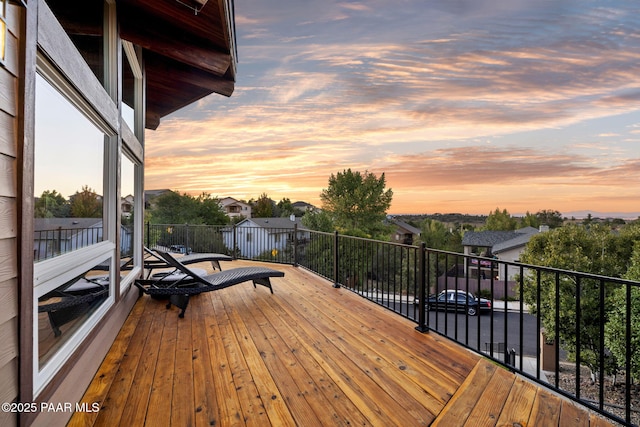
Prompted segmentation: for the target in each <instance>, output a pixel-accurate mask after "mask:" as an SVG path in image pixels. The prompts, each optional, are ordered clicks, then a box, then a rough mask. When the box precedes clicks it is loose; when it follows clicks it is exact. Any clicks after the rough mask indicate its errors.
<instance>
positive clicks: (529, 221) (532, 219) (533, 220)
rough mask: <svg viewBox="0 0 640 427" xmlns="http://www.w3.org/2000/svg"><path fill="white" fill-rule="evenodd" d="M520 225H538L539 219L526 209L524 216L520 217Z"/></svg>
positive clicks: (534, 226)
mask: <svg viewBox="0 0 640 427" xmlns="http://www.w3.org/2000/svg"><path fill="white" fill-rule="evenodd" d="M520 227H533V228H538V227H540V221H539V219H538V216H537V215H534V214H532V213H531V212H529V211H527V213H526V214H525V215H524V217H522V220H520Z"/></svg>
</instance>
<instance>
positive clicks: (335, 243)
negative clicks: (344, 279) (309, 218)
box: [333, 230, 340, 288]
mask: <svg viewBox="0 0 640 427" xmlns="http://www.w3.org/2000/svg"><path fill="white" fill-rule="evenodd" d="M339 260H340V257H339V256H338V231H337V230H336V231H334V232H333V287H334V288H339V287H340V281H339V280H338V270H339V269H338V261H339Z"/></svg>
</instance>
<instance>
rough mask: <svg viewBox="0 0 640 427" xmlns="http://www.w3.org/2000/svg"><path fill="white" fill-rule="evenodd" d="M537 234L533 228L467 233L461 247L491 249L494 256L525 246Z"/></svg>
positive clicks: (536, 230)
mask: <svg viewBox="0 0 640 427" xmlns="http://www.w3.org/2000/svg"><path fill="white" fill-rule="evenodd" d="M538 232H539V231H538V229H536V228H533V227H525V228H521V229H519V230H515V231H490V230H486V231H467V232H466V233H464V236H463V238H462V245H463V246H478V247H483V248H491V252H492V253H494V254H495V253H499V252H504V251H506V250H508V249H512V248H514V247H518V246H524V245H526V244H527V242H528V241H529V240H530V239H531V236H533V235H534V234H537V233H538Z"/></svg>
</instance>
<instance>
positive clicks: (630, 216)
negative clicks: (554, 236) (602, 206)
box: [562, 211, 640, 220]
mask: <svg viewBox="0 0 640 427" xmlns="http://www.w3.org/2000/svg"><path fill="white" fill-rule="evenodd" d="M589 214H591V217H592V218H601V219H607V218H621V219H625V220H636V219H638V218H640V212H594V211H574V212H567V213H563V214H562V216H563V217H565V218H576V219H584V218H586V217H587V216H588V215H589Z"/></svg>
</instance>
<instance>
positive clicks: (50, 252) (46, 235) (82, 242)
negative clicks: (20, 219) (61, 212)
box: [33, 227, 102, 261]
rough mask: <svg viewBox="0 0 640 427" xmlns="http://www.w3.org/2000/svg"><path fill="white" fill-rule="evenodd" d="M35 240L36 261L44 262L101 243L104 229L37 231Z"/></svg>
mask: <svg viewBox="0 0 640 427" xmlns="http://www.w3.org/2000/svg"><path fill="white" fill-rule="evenodd" d="M33 240H34V245H33V246H34V247H33V252H34V253H33V255H34V260H35V261H42V260H45V259H49V258H53V257H56V256H59V255H61V254H64V253H67V252H71V251H74V250H77V249H80V248H84V247H87V246H90V245H93V244H96V243H99V242H101V241H102V227H88V228H62V227H57V228H55V229H49V230H36V231H35V232H34V237H33Z"/></svg>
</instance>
